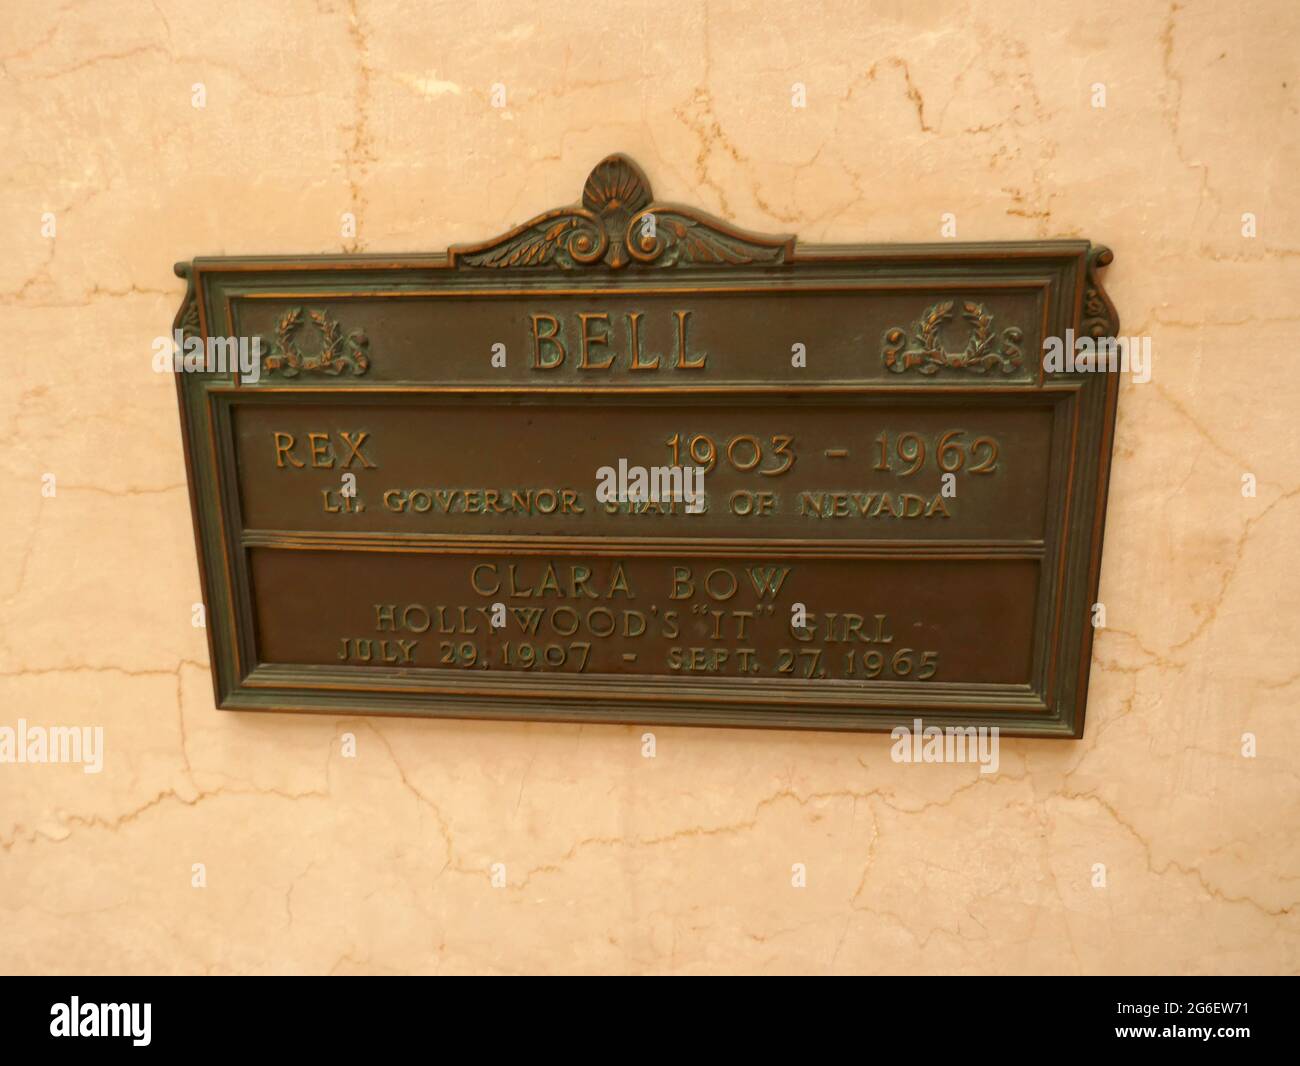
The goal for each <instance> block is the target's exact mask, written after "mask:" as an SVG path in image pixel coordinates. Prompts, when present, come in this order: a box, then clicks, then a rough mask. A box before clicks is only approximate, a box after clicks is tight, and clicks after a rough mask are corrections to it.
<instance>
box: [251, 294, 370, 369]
mask: <svg viewBox="0 0 1300 1066" xmlns="http://www.w3.org/2000/svg"><path fill="white" fill-rule="evenodd" d="M302 316H303V309H302V308H301V307H294V308H292V309H290V310H288V311H286V312H285V313H284V314H283V315H281V316H280V320H279V322H278V323H277V324H276V330H275V339H274V340H273V341H272V342H271V345H270V348H271V351H270V353H269V354H268V355H264V356H263V357H262V369H263V370H264V371H266V372H268V373H274V372H275V371H277V370H278V371H279V372H280V373H281V374H283V375H284V376H285V377H287V378H293V377H297V376H298V375H299V374H300V373H302V372H303V371H315V372H317V373H320V374H330V375H337V374H341V373H343V371H345V370H351V371H352V373H353V374H355V375H357V376H358V377H359V376H360V375H362V374H364V373H365V372H366V371H367V370H369V369H370V356H369V354H368V353H367V351H366V349H367V348H368V347H369V345H370V339H369V338H368V337H367V336H366V335H365V334H364V333H363V332H362V331H361V330H359V329H354V330H352V332H350V333H349V334H348V335H347V336H346V337H345V336H344V335H343V329H342V327H341V326H340V325H339V324H338V322H336V321H335V320H334V319H332V318H330V316H329V315H327V314H326V313H325V312H324V311H308V312H307V317H308V319H309V320H310V321H311V322H312V324H313V325H314V326H315V327H316V332H317V333H318V334H319V337H320V351H319V352H317V353H316V354H315V355H306V354H304V353H303V352H302V350H301V349H300V348H299V347H298V343H297V338H298V336H299V333H300V331H301V330H302V328H303V327H304V322H303V317H302Z"/></svg>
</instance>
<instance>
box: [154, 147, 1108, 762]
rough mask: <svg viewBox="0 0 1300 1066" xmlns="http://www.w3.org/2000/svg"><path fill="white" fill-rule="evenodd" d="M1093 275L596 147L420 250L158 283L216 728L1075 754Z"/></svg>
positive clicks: (1100, 508) (1071, 257)
mask: <svg viewBox="0 0 1300 1066" xmlns="http://www.w3.org/2000/svg"><path fill="white" fill-rule="evenodd" d="M1109 261H1110V253H1109V251H1107V250H1106V249H1104V248H1100V247H1094V246H1092V245H1090V244H1089V243H1088V242H1087V241H1079V240H1061V241H1034V242H1015V243H988V244H957V243H944V244H923V245H857V246H819V247H809V246H804V245H800V244H797V243H796V242H795V240H794V239H793V238H790V237H764V236H759V235H755V234H750V233H745V232H742V231H739V230H736V229H734V228H733V227H731V226H729V225H727V224H725V223H722V222H720V221H718V220H716V219H712V218H709V217H708V216H705V215H703V214H701V213H699V212H697V211H694V210H692V209H689V208H685V207H679V206H675V205H671V204H660V203H656V202H654V201H653V199H652V196H651V193H650V189H649V185H648V183H647V181H646V179H645V176H644V175H643V174H642V173H641V171H640V170H639V169H638V168H637V167H636V166H635V164H633V163H632V162H631V161H630V160H628V159H626V158H625V157H623V156H611V157H610V158H608V159H606V160H604V161H603V162H601V163H600V164H599V165H597V166H596V168H595V169H594V170H593V171H592V173H591V175H590V177H589V178H588V180H587V183H586V186H585V188H584V189H583V193H582V200H581V203H580V204H578V205H574V206H572V207H566V208H561V209H559V210H555V211H551V212H549V213H547V214H544V215H541V216H539V217H538V218H535V219H533V220H532V221H531V222H528V223H525V224H524V225H522V226H520V227H518V228H517V229H514V230H512V231H510V232H509V233H507V234H505V235H504V236H502V237H499V238H497V239H495V240H492V241H488V242H485V243H483V244H478V245H473V246H462V247H455V248H452V249H451V250H450V251H448V252H447V253H445V254H441V255H401V256H375V255H350V256H335V257H331V256H315V257H302V258H207V259H205V258H200V259H196V260H194V262H193V263H192V264H181V265H180V266H178V268H177V270H178V273H179V274H180V275H181V276H183V277H187V278H188V280H189V290H188V293H187V295H186V297H185V302H184V304H183V305H182V308H181V311H180V313H179V315H178V317H177V322H176V334H175V335H176V341H177V344H178V346H179V348H180V352H179V354H178V355H177V357H176V366H177V369H178V371H182V372H178V373H177V388H178V393H179V397H180V410H181V424H182V428H183V434H184V443H185V451H186V459H187V466H188V470H189V483H190V496H191V502H192V505H193V511H194V522H195V531H196V540H197V543H198V550H199V560H200V569H201V573H202V579H203V590H204V598H205V601H206V605H207V625H208V638H209V643H210V647H211V653H212V667H213V678H214V683H215V686H216V695H217V702H218V705H219V706H221V707H228V708H240V709H248V710H304V711H327V712H347V713H352V712H357V711H363V712H374V713H382V714H421V715H442V716H455V717H485V718H527V719H539V720H547V719H549V720H560V721H597V722H630V723H655V722H665V723H681V724H702V725H736V726H771V727H780V728H801V729H856V730H888V729H891V728H893V727H894V726H896V725H908V726H911V725H912V724H913V722H914V721H915V720H916V719H921V720H922V721H923V723H924V724H925V725H926V726H930V725H937V726H941V727H946V726H953V725H962V726H997V727H999V728H1000V729H1001V730H1002V731H1003V732H1004V733H1007V734H1011V735H1032V736H1056V737H1077V736H1080V735H1082V732H1083V722H1084V709H1085V700H1086V692H1087V683H1088V667H1089V658H1090V649H1091V644H1092V628H1091V608H1092V604H1093V601H1094V599H1095V598H1096V589H1097V583H1098V572H1099V567H1100V559H1101V541H1102V525H1103V514H1104V509H1105V502H1106V485H1107V477H1108V473H1109V467H1110V457H1111V444H1112V436H1113V428H1114V418H1115V406H1116V394H1117V380H1116V375H1115V374H1114V373H1077V372H1073V369H1072V368H1071V369H1070V370H1058V369H1056V367H1054V366H1045V364H1044V359H1043V352H1044V344H1045V341H1048V340H1049V338H1068V337H1072V336H1076V335H1077V336H1081V337H1088V338H1112V337H1114V336H1115V335H1116V334H1117V331H1118V321H1117V319H1116V316H1115V312H1114V309H1113V307H1112V306H1111V304H1110V302H1109V300H1108V299H1107V298H1106V296H1105V294H1104V293H1103V292H1102V289H1101V286H1100V284H1099V282H1098V280H1097V269H1098V267H1100V266H1103V265H1105V264H1106V263H1108V262H1109ZM1068 331H1072V333H1071V332H1068Z"/></svg>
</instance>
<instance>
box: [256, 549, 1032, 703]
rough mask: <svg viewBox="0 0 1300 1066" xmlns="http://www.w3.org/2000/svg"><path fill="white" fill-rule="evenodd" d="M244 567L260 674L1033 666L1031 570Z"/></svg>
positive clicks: (587, 558) (362, 561) (956, 671)
mask: <svg viewBox="0 0 1300 1066" xmlns="http://www.w3.org/2000/svg"><path fill="white" fill-rule="evenodd" d="M248 563H249V573H250V578H251V587H252V600H253V610H254V617H255V620H256V655H257V660H258V662H259V663H261V664H274V665H286V666H296V665H302V666H331V667H356V668H358V669H359V670H386V671H393V670H398V671H403V672H405V671H418V672H419V673H421V674H423V673H424V672H425V671H437V672H439V673H440V674H446V675H458V676H460V677H463V678H465V679H466V680H468V679H469V678H472V677H480V678H483V679H485V680H486V679H487V678H489V677H492V676H494V675H495V676H497V677H500V676H501V675H503V674H504V675H510V676H519V677H525V676H529V677H533V678H535V679H537V680H539V681H541V680H542V679H543V678H544V677H545V676H546V675H569V676H570V679H572V678H573V676H574V675H605V676H609V675H614V676H615V677H645V678H674V677H676V678H684V677H689V678H690V679H691V680H692V681H693V682H699V681H704V682H707V681H708V680H709V679H715V680H716V681H718V682H719V683H723V682H729V683H731V684H734V683H735V682H737V681H740V680H742V679H752V680H755V681H757V680H759V679H763V680H765V681H779V682H786V683H789V684H793V685H797V686H798V687H799V689H801V690H803V691H806V692H807V693H808V695H809V696H814V695H815V694H816V693H817V692H819V691H822V690H827V691H830V690H834V691H836V692H837V693H838V694H839V695H840V697H841V698H842V697H843V696H844V695H845V692H844V690H845V689H846V688H849V689H851V690H853V691H856V692H859V693H862V694H867V693H870V692H871V691H872V690H873V689H876V688H879V687H883V686H891V687H892V686H893V685H899V684H904V685H909V686H916V687H923V686H941V687H943V688H944V689H948V687H949V686H950V685H952V686H964V685H969V686H979V685H990V686H1028V685H1030V684H1031V683H1032V681H1033V678H1034V676H1035V673H1036V668H1037V666H1038V665H1039V664H1038V663H1037V662H1036V661H1035V655H1036V652H1038V651H1039V649H1037V647H1036V643H1035V640H1034V635H1035V615H1036V611H1037V604H1038V598H1039V585H1040V567H1041V561H1040V560H1039V559H1038V558H996V557H995V558H964V559H936V558H916V559H910V560H909V559H906V558H902V559H895V558H890V559H880V558H867V559H853V558H816V557H811V558H810V557H806V556H795V557H779V556H770V555H768V554H766V553H763V554H762V555H761V556H760V557H748V556H745V555H743V554H737V555H736V556H735V557H734V558H719V557H716V556H712V557H709V558H684V557H682V556H681V555H674V556H673V557H672V558H660V557H654V556H645V555H638V556H633V557H627V558H620V557H618V556H616V555H609V554H606V555H600V556H595V555H590V554H588V555H583V554H567V553H566V554H560V553H550V554H546V555H524V554H520V555H487V554H482V555H473V554H437V553H434V552H426V551H392V550H389V551H344V550H307V549H286V548H277V547H258V548H253V549H251V550H249V552H248ZM809 604H816V605H817V607H818V609H817V610H815V611H814V610H811V609H809V608H808V606H807V605H809ZM801 607H802V608H803V609H804V614H805V615H806V617H802V618H801V616H800V608H801ZM800 621H802V623H803V624H802V625H799V624H797V623H798V622H800ZM557 680H560V679H559V678H557Z"/></svg>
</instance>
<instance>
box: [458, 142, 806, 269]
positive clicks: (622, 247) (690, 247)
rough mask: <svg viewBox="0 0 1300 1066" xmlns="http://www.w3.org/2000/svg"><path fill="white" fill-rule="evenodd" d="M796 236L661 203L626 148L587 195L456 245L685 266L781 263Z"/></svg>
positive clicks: (517, 259) (557, 264) (542, 263)
mask: <svg viewBox="0 0 1300 1066" xmlns="http://www.w3.org/2000/svg"><path fill="white" fill-rule="evenodd" d="M793 250H794V238H793V237H786V236H777V237H769V236H763V235H760V234H755V233H746V232H745V231H743V230H739V229H736V228H734V227H732V226H729V225H727V223H725V222H721V221H719V220H718V219H715V218H711V217H710V216H708V215H706V214H704V213H703V212H699V211H694V210H692V209H691V208H687V207H679V206H677V205H673V204H657V203H655V202H654V200H653V197H652V194H651V192H650V183H649V181H647V180H646V176H645V174H643V173H642V172H641V168H640V167H638V166H637V165H636V164H635V163H633V162H632V160H630V159H628V158H627V156H624V155H611V156H608V157H607V158H605V159H602V160H601V161H600V162H599V163H597V164H596V166H595V167H594V168H593V169H592V171H591V174H590V175H588V177H587V181H586V184H585V185H584V186H583V190H582V203H581V204H578V205H574V206H573V207H562V208H558V209H557V210H554V211H549V212H547V213H546V214H544V215H539V216H538V217H537V218H535V219H533V220H532V221H530V222H525V223H524V224H523V225H522V226H518V227H516V228H515V229H513V230H511V231H510V232H509V233H506V234H503V235H502V236H500V237H497V238H494V239H493V240H490V241H486V242H484V243H482V244H474V245H461V246H459V247H456V248H453V249H451V252H450V256H451V260H452V263H453V264H454V265H456V266H459V267H478V268H497V269H501V268H507V267H554V268H559V269H561V270H577V269H580V268H583V267H606V268H609V269H612V270H621V269H623V268H624V267H628V266H638V267H659V268H671V267H684V266H710V265H712V266H725V265H741V264H755V263H757V264H780V263H786V262H788V261H789V259H790V256H791V254H792V253H793Z"/></svg>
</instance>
